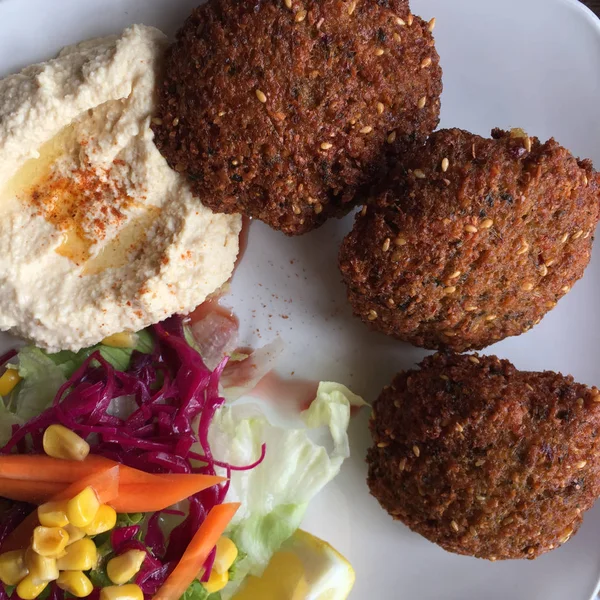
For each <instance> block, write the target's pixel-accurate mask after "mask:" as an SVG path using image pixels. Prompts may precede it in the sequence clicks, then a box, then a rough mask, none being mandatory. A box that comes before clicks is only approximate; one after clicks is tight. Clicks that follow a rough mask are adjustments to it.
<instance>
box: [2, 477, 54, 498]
mask: <svg viewBox="0 0 600 600" xmlns="http://www.w3.org/2000/svg"><path fill="white" fill-rule="evenodd" d="M64 489H65V484H64V483H51V482H49V481H21V480H20V479H4V478H1V477H0V496H2V498H7V499H8V500H14V501H15V502H28V503H29V504H43V503H44V502H48V500H49V499H50V498H52V496H56V495H57V494H59V493H60V492H62V491H63V490H64Z"/></svg>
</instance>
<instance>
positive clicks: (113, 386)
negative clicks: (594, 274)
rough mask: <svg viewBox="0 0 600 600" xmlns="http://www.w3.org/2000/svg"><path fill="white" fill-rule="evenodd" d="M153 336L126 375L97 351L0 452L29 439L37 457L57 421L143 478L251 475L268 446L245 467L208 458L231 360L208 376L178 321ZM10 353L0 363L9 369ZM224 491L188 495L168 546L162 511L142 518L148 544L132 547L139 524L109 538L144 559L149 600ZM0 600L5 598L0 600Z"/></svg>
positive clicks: (3, 530) (2, 532)
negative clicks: (121, 411) (121, 410)
mask: <svg viewBox="0 0 600 600" xmlns="http://www.w3.org/2000/svg"><path fill="white" fill-rule="evenodd" d="M153 333H154V337H155V345H154V351H153V353H152V354H142V353H139V352H135V351H134V352H133V355H132V359H131V365H130V368H129V369H128V370H127V372H121V371H117V370H116V369H114V367H112V366H111V365H110V364H109V363H108V362H107V361H106V360H104V358H103V357H102V356H101V354H100V353H99V352H94V353H93V354H92V355H91V356H89V357H88V358H87V359H86V360H85V362H84V363H83V364H82V365H81V367H80V368H79V369H77V371H76V372H75V373H74V374H73V376H72V377H71V378H70V379H69V380H68V381H67V382H66V383H65V384H64V385H63V386H62V387H61V388H60V390H59V391H58V393H57V394H56V397H55V399H54V402H53V404H52V406H51V407H50V408H48V409H47V410H46V411H44V412H43V413H42V414H41V415H39V416H38V417H35V418H34V419H32V420H31V421H29V422H28V423H26V424H25V425H23V426H21V427H18V428H17V429H16V430H15V431H14V434H13V436H12V438H11V439H10V441H9V442H8V443H7V444H6V446H4V448H2V449H0V454H7V453H10V452H13V451H15V450H18V451H19V452H22V451H23V450H24V447H25V442H27V448H28V450H29V451H30V452H34V453H41V452H43V447H42V438H43V433H44V431H45V429H46V428H47V427H48V426H49V425H52V424H55V423H60V424H62V425H64V426H66V427H68V428H69V429H71V430H72V431H75V432H77V433H78V434H79V435H81V436H82V437H84V438H87V439H88V442H89V443H90V447H91V453H92V454H99V455H102V456H105V457H108V458H111V459H113V460H116V461H118V462H120V463H123V464H125V465H128V466H131V467H134V468H136V469H140V470H143V471H146V472H149V473H203V474H207V475H215V467H219V468H224V469H226V471H227V473H228V474H230V473H231V471H232V470H244V469H252V468H254V467H256V466H257V465H258V464H260V462H262V460H263V459H264V456H265V451H266V449H265V447H264V446H263V448H262V453H261V457H260V459H259V460H258V461H257V462H256V463H254V464H252V465H249V466H247V467H239V466H232V465H228V464H225V463H222V462H219V461H215V460H214V459H213V456H212V453H211V449H210V446H209V443H208V430H209V426H210V423H211V421H212V419H213V416H214V414H215V411H216V410H217V409H218V408H219V407H220V406H221V405H222V403H223V402H224V400H223V398H222V397H221V396H220V394H219V378H220V376H221V373H222V371H223V369H224V367H225V365H226V364H227V359H224V360H222V361H221V363H220V364H219V365H218V366H217V368H216V369H215V370H214V371H210V370H209V369H208V368H207V367H206V365H205V364H204V362H203V360H202V357H201V356H200V354H199V353H198V352H197V351H196V350H195V349H194V348H192V347H191V346H190V345H189V344H188V343H187V341H186V339H185V334H184V323H183V319H182V318H181V317H178V316H175V317H171V318H170V319H168V320H167V321H165V322H163V323H161V324H158V325H155V326H154V328H153ZM9 354H10V353H9ZM14 355H15V353H12V354H10V356H9V358H5V357H3V358H5V362H6V360H9V359H10V358H12V357H13V356H14ZM7 356H8V355H7ZM1 360H2V359H0V361H1ZM0 364H2V363H0ZM122 397H130V398H132V399H133V405H134V406H135V408H134V410H133V412H132V413H131V414H129V415H127V416H115V415H114V414H111V413H110V411H109V408H110V407H111V403H113V401H114V400H115V399H117V398H122ZM195 443H199V445H200V447H201V448H202V453H197V452H192V450H191V448H192V446H193V445H194V444H195ZM228 487H229V484H228V482H226V483H225V484H222V485H218V486H215V487H213V488H209V489H207V490H204V491H203V492H201V493H199V494H197V495H196V496H193V497H191V498H189V508H188V512H187V514H186V515H185V518H184V519H183V521H182V522H181V523H180V524H179V525H178V526H177V527H175V528H174V529H173V531H172V532H171V534H170V535H169V539H168V540H165V539H164V535H163V532H162V530H161V528H160V525H159V521H160V515H159V514H158V513H156V514H153V515H151V516H150V517H149V518H148V519H147V520H146V523H145V536H144V543H142V542H139V541H137V540H136V535H137V534H138V533H139V531H140V528H139V527H138V526H133V527H124V528H120V529H117V530H115V531H113V532H112V534H111V540H112V546H113V549H114V550H115V551H116V552H123V551H125V550H126V549H131V548H136V549H143V550H144V551H145V552H146V553H147V559H146V560H145V562H144V564H143V566H142V570H141V571H140V573H139V574H138V576H137V578H136V583H138V585H140V587H141V588H142V590H143V592H144V594H145V596H146V598H151V597H152V595H153V594H154V593H156V591H157V590H158V588H159V587H160V586H161V585H162V583H163V582H164V580H165V579H166V577H167V576H168V574H169V573H170V572H171V571H172V570H173V569H174V568H175V566H176V564H177V562H178V561H179V560H180V559H181V556H182V554H183V552H184V551H185V549H186V548H187V546H188V544H189V543H190V541H191V539H192V537H193V535H194V533H195V532H196V531H197V530H198V528H199V527H200V525H201V524H202V522H203V520H204V519H205V518H206V515H207V514H208V511H209V510H210V509H211V508H212V507H213V506H215V505H217V504H220V503H222V502H223V501H224V499H225V496H226V494H227V491H228ZM19 506H20V505H16V507H15V508H14V509H13V511H16V512H15V515H16V516H14V517H13V518H12V521H11V519H10V518H9V519H7V518H5V517H3V519H2V525H0V545H1V543H2V541H3V539H4V538H5V537H6V536H7V535H8V534H9V533H10V531H12V529H14V527H15V526H16V525H17V524H18V523H19V522H20V521H21V520H22V519H23V518H24V516H25V515H26V514H28V511H29V510H31V509H30V508H29V509H28V510H23V509H19ZM19 510H20V511H21V512H19ZM13 521H14V524H12V526H11V523H12V522H13ZM213 561H214V550H213V552H212V553H211V556H210V557H209V559H208V560H207V562H206V564H205V566H204V567H205V575H204V577H205V579H207V578H208V576H209V575H210V570H211V568H212V563H213ZM57 590H58V591H57ZM61 594H62V592H61V591H60V590H59V589H58V588H56V586H54V587H53V588H52V591H51V597H52V598H54V599H56V600H59V599H62V598H63V597H64V596H63V595H61ZM0 600H3V598H2V596H1V595H0Z"/></svg>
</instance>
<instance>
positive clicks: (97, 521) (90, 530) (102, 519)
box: [83, 504, 117, 535]
mask: <svg viewBox="0 0 600 600" xmlns="http://www.w3.org/2000/svg"><path fill="white" fill-rule="evenodd" d="M116 524H117V512H116V511H115V509H114V508H113V507H112V506H108V505H107V504H103V505H102V506H101V507H100V508H99V509H98V512H97V513H96V516H95V517H94V520H93V521H92V522H91V523H90V524H89V525H88V526H87V527H84V528H83V532H84V533H85V534H86V535H100V534H101V533H104V532H106V531H110V530H111V529H114V527H115V525H116Z"/></svg>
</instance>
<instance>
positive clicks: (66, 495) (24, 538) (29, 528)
mask: <svg viewBox="0 0 600 600" xmlns="http://www.w3.org/2000/svg"><path fill="white" fill-rule="evenodd" d="M87 487H92V488H93V489H94V491H95V492H96V494H97V495H98V500H100V502H101V503H102V504H110V502H111V501H112V500H114V499H115V498H116V497H117V496H118V495H119V467H118V466H114V467H109V468H105V469H102V470H100V471H96V472H95V473H91V474H90V475H88V476H87V477H83V478H82V479H80V480H79V481H76V482H74V483H72V484H71V485H70V486H68V487H66V488H64V489H63V490H62V491H60V492H59V493H58V494H56V495H55V496H52V497H51V498H49V500H53V501H54V500H70V499H71V498H73V497H75V496H76V495H77V494H79V492H81V491H83V490H84V489H85V488H87ZM38 525H39V521H38V518H37V511H34V512H32V513H31V514H30V515H29V516H28V517H27V518H26V519H25V520H24V521H23V522H22V523H21V524H20V525H19V526H18V527H17V528H16V529H15V530H14V531H13V532H12V533H11V534H10V535H9V536H8V537H7V538H6V540H5V541H4V543H3V544H2V548H1V549H0V550H1V551H2V552H8V551H9V550H22V549H23V548H26V547H27V546H28V545H29V543H30V542H31V536H32V534H33V530H34V529H35V528H36V527H37V526H38Z"/></svg>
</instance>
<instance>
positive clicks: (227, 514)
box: [154, 503, 240, 600]
mask: <svg viewBox="0 0 600 600" xmlns="http://www.w3.org/2000/svg"><path fill="white" fill-rule="evenodd" d="M239 507H240V505H239V504H238V503H232V504H219V505H218V506H213V508H212V509H211V510H210V512H209V513H208V516H207V517H206V519H205V520H204V523H202V525H200V528H199V529H198V531H196V533H195V535H194V537H193V538H192V541H191V542H190V545H189V546H188V547H187V548H186V551H185V552H184V553H183V556H182V557H181V560H180V561H179V563H178V564H177V566H176V567H175V569H174V570H173V572H172V573H171V574H170V575H169V577H168V578H167V580H166V581H165V583H164V584H163V585H162V587H161V588H160V589H159V590H158V592H157V593H156V594H155V595H154V600H179V598H181V597H182V596H183V594H184V593H185V591H186V590H187V589H188V587H190V585H191V584H192V583H193V581H194V579H195V578H196V577H198V574H199V573H200V569H202V566H203V565H204V563H205V562H206V559H207V558H208V556H209V554H210V553H211V551H212V549H213V548H214V547H215V546H216V544H217V541H218V540H219V538H220V537H221V535H222V534H223V532H224V531H225V529H226V528H227V525H229V522H230V521H231V519H232V518H233V515H235V513H236V512H237V510H238V508H239Z"/></svg>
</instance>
